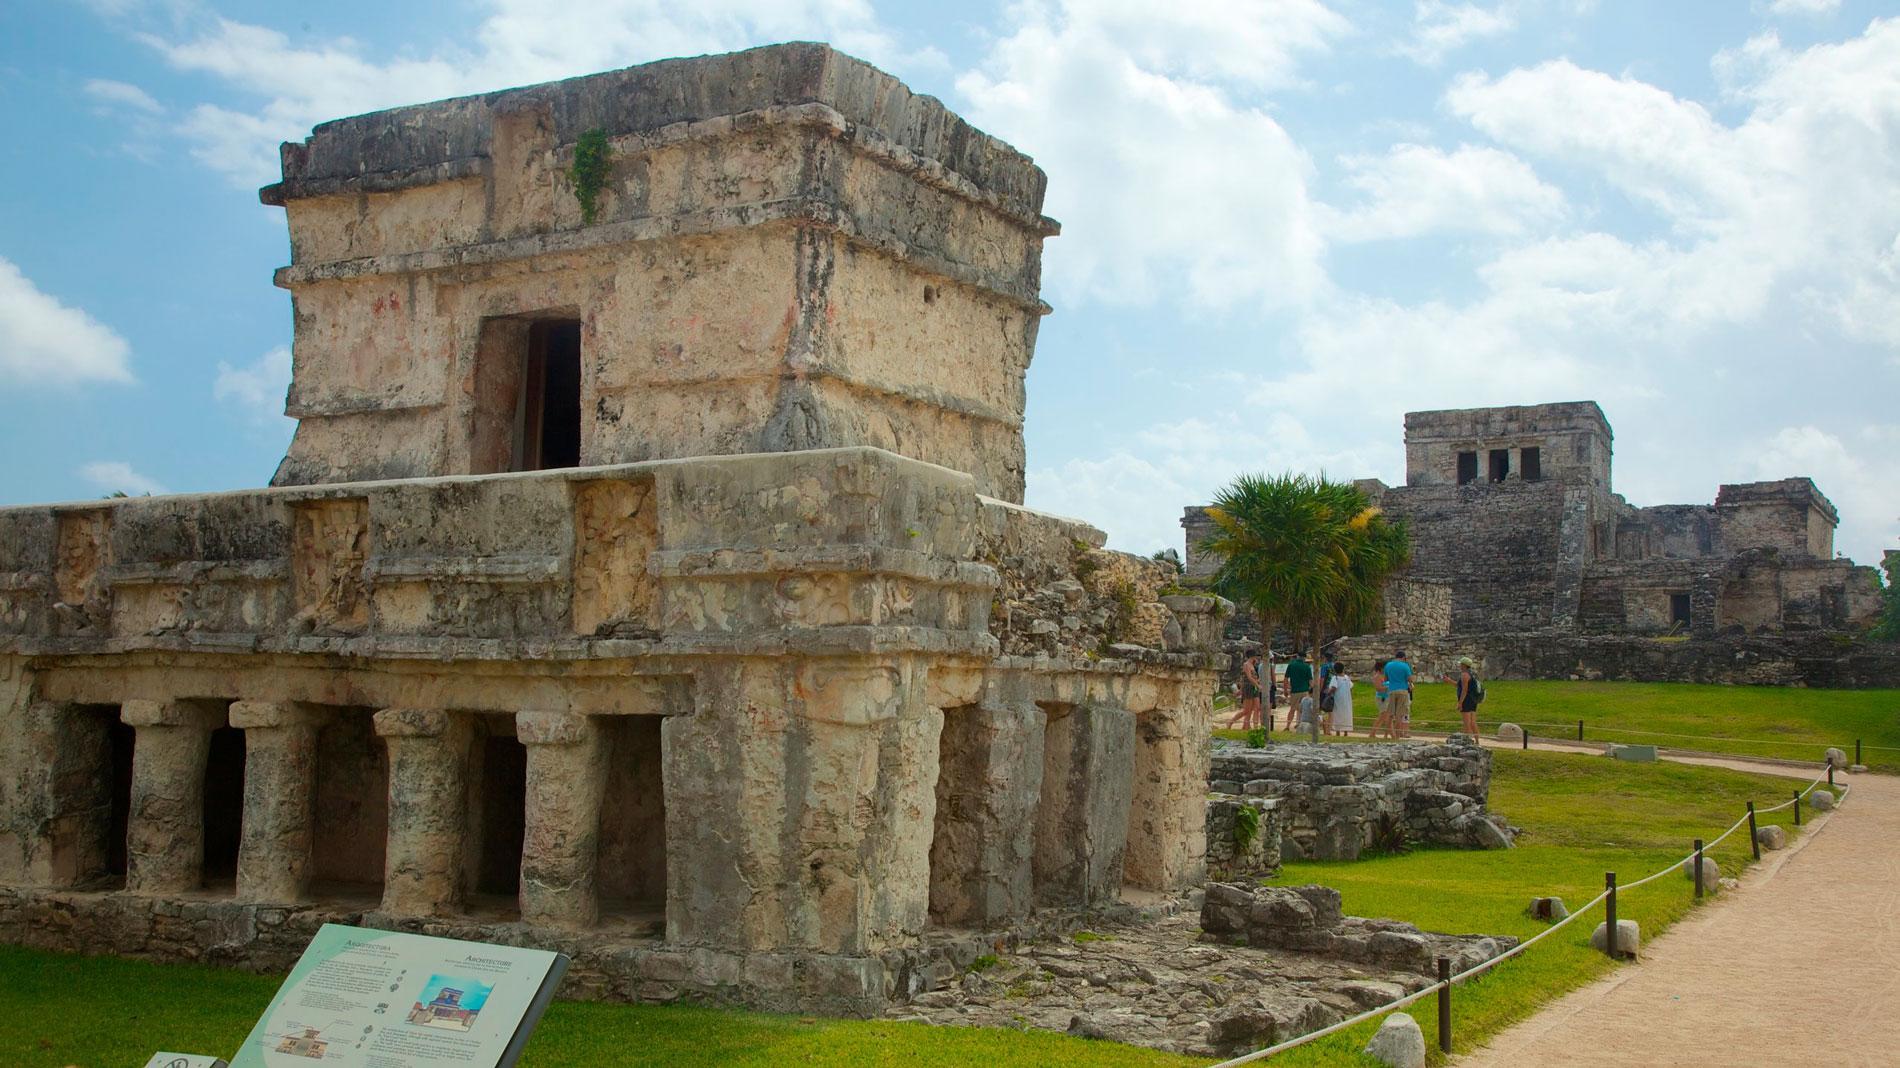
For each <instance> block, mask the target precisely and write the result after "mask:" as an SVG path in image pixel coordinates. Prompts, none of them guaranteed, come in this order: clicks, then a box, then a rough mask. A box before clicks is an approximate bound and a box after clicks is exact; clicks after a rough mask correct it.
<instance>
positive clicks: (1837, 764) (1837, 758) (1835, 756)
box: [1827, 747, 1847, 769]
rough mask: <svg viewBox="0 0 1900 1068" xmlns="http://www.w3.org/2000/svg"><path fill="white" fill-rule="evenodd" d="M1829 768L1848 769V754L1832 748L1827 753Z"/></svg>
mask: <svg viewBox="0 0 1900 1068" xmlns="http://www.w3.org/2000/svg"><path fill="white" fill-rule="evenodd" d="M1827 766H1828V767H1830V768H1836V769H1839V768H1845V767H1847V754H1846V753H1845V752H1843V751H1842V750H1839V749H1834V748H1831V747H1830V748H1829V749H1828V751H1827Z"/></svg>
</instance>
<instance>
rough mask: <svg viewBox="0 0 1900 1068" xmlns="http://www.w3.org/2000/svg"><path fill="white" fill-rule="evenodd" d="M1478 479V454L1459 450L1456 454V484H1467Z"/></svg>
mask: <svg viewBox="0 0 1900 1068" xmlns="http://www.w3.org/2000/svg"><path fill="white" fill-rule="evenodd" d="M1477 480H1478V454H1477V453H1475V452H1461V453H1459V454H1458V484H1459V485H1460V486H1465V485H1469V484H1471V483H1473V482H1476V481H1477Z"/></svg>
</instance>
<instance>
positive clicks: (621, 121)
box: [259, 41, 1048, 215]
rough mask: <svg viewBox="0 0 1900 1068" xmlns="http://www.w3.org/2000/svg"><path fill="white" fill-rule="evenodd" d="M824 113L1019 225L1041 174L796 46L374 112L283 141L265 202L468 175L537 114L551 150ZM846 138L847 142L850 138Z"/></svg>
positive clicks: (965, 128) (860, 72)
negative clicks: (873, 136) (985, 198)
mask: <svg viewBox="0 0 1900 1068" xmlns="http://www.w3.org/2000/svg"><path fill="white" fill-rule="evenodd" d="M799 104H822V105H825V106H827V107H830V108H831V109H833V110H835V111H836V112H838V114H839V115H840V116H842V117H843V118H844V119H845V120H846V122H847V123H849V124H852V125H855V126H860V127H864V128H866V129H868V130H871V131H875V132H876V133H877V134H879V135H881V136H882V137H883V138H884V139H886V140H889V141H891V142H893V143H895V144H897V145H899V146H902V147H903V148H905V149H908V150H909V151H911V152H913V153H915V154H917V155H918V156H921V157H924V158H926V159H930V160H934V161H936V162H937V163H939V164H941V165H942V166H943V167H945V168H947V169H949V170H951V171H953V172H955V173H956V174H958V175H960V176H961V177H963V178H964V179H966V180H968V181H969V182H971V183H972V184H973V185H975V186H976V187H977V188H979V189H981V190H983V191H985V192H989V193H992V194H995V195H996V196H997V197H999V198H1000V199H1002V200H1003V201H1004V202H1005V203H1006V204H1007V205H1009V206H1010V207H1012V208H1014V209H1016V210H1018V211H1020V212H1022V213H1024V214H1029V215H1038V214H1040V212H1041V210H1042V198H1043V192H1044V190H1045V188H1046V187H1047V184H1048V179H1047V176H1046V175H1044V174H1043V172H1042V170H1041V168H1039V167H1037V166H1036V165H1035V162H1034V161H1032V160H1031V159H1030V158H1029V157H1028V156H1026V155H1024V154H1023V153H1021V152H1018V151H1017V150H1016V149H1014V148H1012V147H1010V146H1009V145H1008V144H1006V143H1005V142H1003V141H1001V140H999V139H997V138H995V137H991V136H990V135H989V134H986V133H984V132H982V131H981V130H978V129H977V128H976V127H974V126H971V125H970V124H969V123H967V122H965V121H964V120H963V119H961V118H959V117H957V115H956V114H955V113H954V112H952V111H951V110H950V109H949V108H947V107H945V106H944V105H943V103H942V102H941V101H939V100H938V99H937V98H935V97H931V96H924V95H921V94H917V93H913V92H911V91H910V90H909V89H908V88H906V87H905V86H904V84H903V83H902V82H900V81H898V80H897V79H896V78H894V77H892V76H891V75H889V74H886V73H884V72H883V71H881V70H878V69H877V68H876V67H873V66H871V65H870V64H869V63H866V62H864V61H863V60H861V59H855V58H853V57H851V56H848V55H845V54H844V53H842V52H839V51H837V50H836V49H834V48H832V47H831V46H829V45H826V44H819V43H814V42H802V41H801V42H793V43H790V44H780V45H769V46H766V47H763V48H753V49H748V50H746V51H743V52H729V53H725V54H722V55H712V56H697V57H693V58H689V59H663V60H659V61H657V62H654V63H643V64H640V65H638V66H633V67H625V68H622V69H620V70H613V71H606V72H603V73H600V74H590V75H585V76H583V77H578V78H567V79H563V80H561V81H555V82H544V83H542V84H540V85H531V86H526V87H523V88H518V89H504V90H499V91H496V92H491V93H481V94H477V95H474V96H463V97H456V98H454V99H450V100H440V101H436V102H435V103H430V104H416V105H411V106H408V107H400V108H392V109H390V110H387V111H376V112H371V113H369V114H366V115H357V116H355V117H353V118H347V119H338V120H336V121H334V122H326V123H323V124H322V125H320V126H318V127H316V129H315V130H314V131H312V133H311V135H310V136H309V137H308V138H306V139H305V140H304V141H303V142H301V143H298V142H285V143H284V145H283V147H282V150H281V155H282V159H283V175H284V178H283V181H281V182H278V183H276V184H274V185H268V186H265V187H264V188H263V189H262V190H260V193H259V195H260V197H261V199H262V200H263V201H264V202H265V203H267V204H283V203H284V202H286V201H289V200H295V199H298V198H301V197H310V196H325V195H336V194H340V193H349V192H356V191H359V190H369V191H379V190H392V189H400V188H405V187H408V186H414V185H425V184H429V183H431V182H438V181H447V180H452V179H455V178H461V177H470V176H472V175H474V174H477V173H479V172H480V167H481V165H482V164H483V163H484V162H485V161H486V160H487V159H488V156H489V143H490V138H491V134H492V131H493V129H494V118H495V116H496V115H506V114H509V113H511V112H516V111H521V110H527V109H541V108H545V109H546V110H547V111H548V113H549V114H550V115H551V117H552V120H553V123H554V137H555V141H556V143H557V144H571V143H573V142H574V141H576V140H578V139H579V138H580V135H581V134H582V133H584V132H586V131H588V130H592V129H602V130H605V131H606V132H607V133H608V135H609V136H616V135H624V134H639V133H647V132H650V131H655V130H659V129H661V128H663V127H667V126H673V125H677V124H679V123H688V122H701V121H705V120H708V119H714V118H719V117H722V116H732V115H742V114H747V113H751V112H757V111H761V110H763V109H767V108H774V107H785V106H791V105H799ZM846 136H849V135H848V133H847V135H846Z"/></svg>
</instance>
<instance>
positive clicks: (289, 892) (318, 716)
mask: <svg viewBox="0 0 1900 1068" xmlns="http://www.w3.org/2000/svg"><path fill="white" fill-rule="evenodd" d="M321 725H322V710H321V709H320V708H316V707H312V706H309V705H302V704H295V703H291V702H280V701H233V702H232V703H231V726H233V727H237V728H240V729H242V730H243V731H244V823H243V831H242V837H241V838H240V839H239V842H238V867H237V900H239V901H270V902H294V901H301V900H303V899H304V897H305V895H306V893H307V891H308V890H309V888H310V848H311V841H312V837H313V834H314V823H315V809H316V789H317V777H316V771H317V729H318V728H319V727H320V726H321Z"/></svg>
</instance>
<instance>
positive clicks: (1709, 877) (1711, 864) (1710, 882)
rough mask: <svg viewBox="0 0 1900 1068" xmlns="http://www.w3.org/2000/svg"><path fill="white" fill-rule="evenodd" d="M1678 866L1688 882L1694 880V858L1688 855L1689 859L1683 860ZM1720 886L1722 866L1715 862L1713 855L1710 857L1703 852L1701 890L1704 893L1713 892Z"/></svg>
mask: <svg viewBox="0 0 1900 1068" xmlns="http://www.w3.org/2000/svg"><path fill="white" fill-rule="evenodd" d="M1680 867H1681V869H1682V874H1683V877H1684V878H1686V879H1688V880H1689V881H1690V882H1694V881H1695V877H1696V860H1695V858H1694V857H1690V858H1689V859H1687V860H1685V861H1683V862H1682V864H1681V865H1680ZM1721 888H1722V866H1721V865H1719V864H1717V863H1716V862H1715V858H1714V857H1711V856H1708V855H1706V854H1705V855H1704V856H1703V857H1702V892H1703V893H1705V894H1713V893H1714V892H1716V891H1717V890H1719V889H1721Z"/></svg>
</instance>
